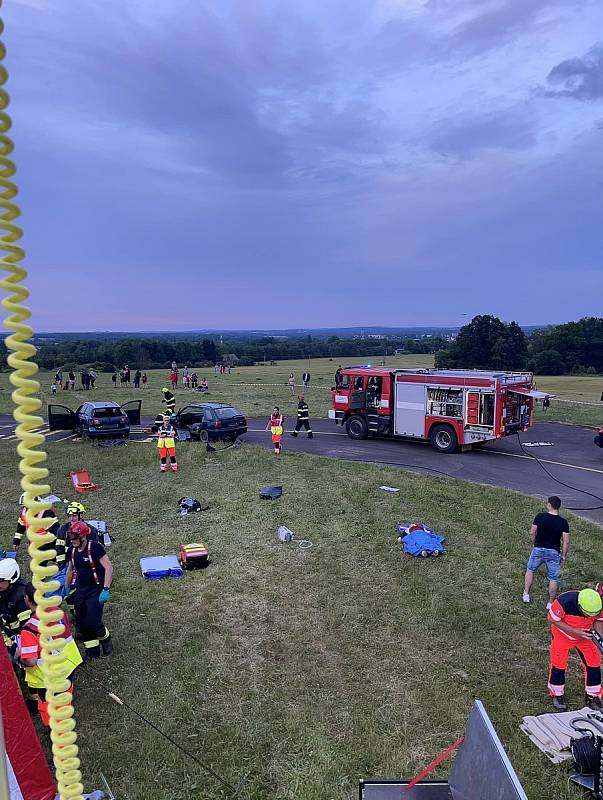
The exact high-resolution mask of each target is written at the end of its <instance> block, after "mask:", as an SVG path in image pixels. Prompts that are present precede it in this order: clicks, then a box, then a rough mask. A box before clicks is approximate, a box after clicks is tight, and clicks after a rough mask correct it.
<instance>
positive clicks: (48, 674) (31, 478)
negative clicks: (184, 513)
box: [0, 0, 83, 800]
mask: <svg viewBox="0 0 603 800" xmlns="http://www.w3.org/2000/svg"><path fill="white" fill-rule="evenodd" d="M1 4H2V3H1V0H0V6H1ZM3 32H4V22H3V20H2V19H0V36H1V35H2V33H3ZM5 55H6V49H5V47H4V44H3V43H2V42H1V41H0V251H1V252H2V253H3V256H2V258H1V259H0V266H1V267H2V269H3V270H4V271H5V272H7V273H8V277H6V278H3V279H2V280H0V288H2V289H3V290H4V291H5V292H6V293H7V294H8V295H9V296H8V297H6V298H4V299H3V300H2V305H3V306H4V308H5V309H6V310H7V311H8V312H9V316H8V317H7V318H6V319H5V321H4V326H5V327H6V328H8V330H10V331H13V333H11V334H10V335H8V336H7V337H6V339H5V342H6V347H7V349H8V350H9V351H11V352H10V354H9V356H8V359H7V360H8V364H9V366H10V367H11V369H12V371H11V374H10V382H11V383H12V385H13V386H14V387H15V390H14V391H13V393H12V399H13V402H14V404H15V408H14V411H13V416H14V418H15V421H16V422H17V423H18V425H17V428H16V434H17V437H18V439H19V445H18V447H17V452H18V453H19V456H20V457H21V460H20V462H19V470H20V471H21V474H22V476H23V477H22V479H21V486H22V488H23V490H24V491H25V506H26V508H27V513H26V522H27V537H28V539H29V542H30V544H29V555H30V557H31V571H32V574H33V584H34V586H35V587H36V596H35V599H36V603H37V605H38V610H37V615H38V617H39V619H40V644H41V648H42V672H43V674H44V685H45V687H46V698H47V701H48V715H49V717H50V730H51V734H50V735H51V739H52V754H53V759H54V765H55V771H56V779H57V788H58V791H59V795H60V798H61V800H78V799H79V800H81V798H82V792H83V786H82V783H81V773H80V769H79V768H80V761H79V758H78V749H77V744H76V739H77V735H76V732H75V720H74V718H73V706H72V704H71V694H70V693H69V692H68V689H69V687H70V683H69V681H68V680H67V677H66V676H67V675H68V674H69V672H70V668H69V665H68V664H67V659H66V657H65V654H64V652H63V650H64V647H65V639H64V638H63V636H62V634H63V633H64V632H65V627H64V626H63V625H62V624H61V621H62V620H63V611H62V610H61V609H57V608H55V610H54V611H49V609H50V608H53V607H55V606H56V603H57V600H56V597H55V598H49V597H46V593H48V592H49V591H51V592H52V591H56V590H58V589H59V586H60V585H59V583H58V581H56V580H53V576H54V575H56V573H57V571H58V568H57V566H56V563H54V562H52V563H50V564H48V565H47V566H43V563H44V562H46V561H48V559H49V558H50V559H52V558H53V555H54V556H56V551H53V550H42V549H41V546H42V545H44V544H47V543H49V542H54V540H55V536H54V535H53V534H52V533H49V532H46V533H38V531H41V530H42V529H44V530H46V531H47V529H48V528H49V527H50V526H51V525H52V524H53V522H54V519H53V518H52V517H47V518H43V519H38V518H37V517H36V514H37V513H38V512H40V511H42V510H44V509H47V508H49V507H50V506H49V504H48V503H40V502H37V501H35V500H34V497H35V496H36V495H40V496H44V495H47V494H48V493H49V492H50V487H49V486H48V485H47V484H45V483H42V481H44V479H46V478H47V477H48V470H47V469H46V467H43V466H39V465H41V464H42V463H43V462H44V461H45V460H46V453H45V452H44V450H43V449H41V448H42V446H43V445H44V436H42V435H41V434H40V433H35V432H34V431H35V430H36V429H39V428H40V427H41V426H42V424H43V420H42V418H41V417H39V416H37V415H36V414H35V413H34V412H36V411H39V409H40V407H41V405H42V404H41V402H40V400H39V399H38V397H37V394H38V392H39V390H40V384H39V382H38V381H37V380H36V379H35V378H34V377H33V376H34V375H36V373H37V371H38V366H37V364H36V363H35V361H34V360H33V358H34V357H35V354H36V348H35V347H34V346H33V345H32V344H31V343H30V342H28V339H31V337H32V336H33V329H32V328H31V327H30V326H29V325H27V324H26V322H25V321H26V320H28V319H29V317H30V316H31V311H30V310H29V308H28V307H27V306H26V305H24V303H25V301H26V300H27V298H28V297H29V292H28V290H27V289H26V288H25V286H24V285H23V281H24V280H25V279H26V278H27V271H26V269H25V268H24V267H23V266H21V261H22V260H23V258H24V257H25V253H24V251H23V249H22V248H21V247H20V246H19V245H18V244H17V242H19V240H20V239H21V237H22V235H23V232H22V231H21V229H20V228H19V226H18V225H16V224H15V220H16V219H17V218H18V217H19V215H20V211H19V207H18V205H17V204H16V203H15V202H14V200H15V197H16V195H17V187H16V185H15V183H14V182H13V180H12V178H13V176H14V174H15V165H14V163H13V162H12V160H11V158H10V155H11V153H12V151H13V143H12V141H11V139H10V136H9V135H8V132H9V131H10V128H11V119H10V116H9V115H8V113H7V111H6V109H7V108H8V104H9V97H8V94H7V92H6V90H5V88H4V86H5V84H6V82H7V80H8V73H7V71H6V68H5V66H4V63H3V62H4V57H5ZM50 626H52V627H50ZM57 634H58V636H57ZM59 637H60V638H59Z"/></svg>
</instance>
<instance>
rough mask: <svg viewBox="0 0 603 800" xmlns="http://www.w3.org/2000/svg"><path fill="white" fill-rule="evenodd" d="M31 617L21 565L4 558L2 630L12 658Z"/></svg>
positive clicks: (0, 594) (0, 585) (0, 575)
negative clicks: (18, 639) (24, 627)
mask: <svg viewBox="0 0 603 800" xmlns="http://www.w3.org/2000/svg"><path fill="white" fill-rule="evenodd" d="M30 616H31V611H30V610H29V608H28V606H27V603H26V602H25V582H24V581H22V580H21V570H20V569H19V565H18V564H17V562H16V561H15V559H14V558H3V559H2V560H0V628H1V629H2V635H3V638H4V643H5V644H6V646H7V648H8V650H9V652H10V654H11V657H13V656H14V653H15V651H16V646H17V636H18V635H19V633H20V631H21V628H22V627H23V626H24V625H25V623H26V622H27V621H28V620H29V618H30Z"/></svg>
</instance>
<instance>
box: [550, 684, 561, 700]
mask: <svg viewBox="0 0 603 800" xmlns="http://www.w3.org/2000/svg"><path fill="white" fill-rule="evenodd" d="M548 687H549V692H550V694H551V697H562V696H563V695H564V694H565V684H563V685H562V686H557V685H555V684H554V683H549V685H548Z"/></svg>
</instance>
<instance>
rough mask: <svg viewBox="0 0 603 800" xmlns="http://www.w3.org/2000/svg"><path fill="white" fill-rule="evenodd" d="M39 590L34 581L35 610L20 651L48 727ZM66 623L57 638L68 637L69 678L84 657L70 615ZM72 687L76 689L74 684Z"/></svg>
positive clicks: (28, 591)
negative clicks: (42, 663) (42, 664)
mask: <svg viewBox="0 0 603 800" xmlns="http://www.w3.org/2000/svg"><path fill="white" fill-rule="evenodd" d="M35 591H36V590H35V589H34V586H33V584H32V583H28V584H27V585H26V587H25V602H26V604H27V607H28V608H29V610H30V611H31V617H30V618H29V620H28V621H27V622H26V624H25V625H24V626H23V628H22V630H21V636H20V643H19V649H18V651H17V655H18V657H19V660H20V662H21V666H22V667H23V668H24V669H25V682H26V683H27V686H28V688H29V691H30V693H31V695H32V696H33V697H35V698H37V701H38V711H39V712H40V719H41V720H42V723H43V724H44V725H46V726H47V727H48V726H49V725H50V718H49V716H48V703H47V701H46V686H45V683H44V674H43V673H42V667H41V658H42V647H41V644H40V620H39V619H38V614H37V611H38V605H37V603H36V599H35ZM52 610H54V609H52ZM62 624H63V625H64V627H65V630H64V631H63V633H61V634H59V633H58V632H57V635H56V638H59V637H61V638H64V639H65V648H64V650H63V652H64V654H65V663H64V665H63V672H62V674H63V675H64V676H65V677H66V678H69V677H70V676H71V675H72V674H73V672H74V670H75V668H76V667H78V666H79V665H80V664H81V663H82V657H81V655H80V651H79V650H78V649H77V645H76V643H75V642H74V641H73V636H72V635H71V629H70V628H69V621H68V620H67V615H65V616H64V617H63V621H62ZM58 625H59V623H57V622H55V623H51V627H53V626H58ZM68 691H69V692H70V693H73V685H72V686H71V687H70V688H69V690H68Z"/></svg>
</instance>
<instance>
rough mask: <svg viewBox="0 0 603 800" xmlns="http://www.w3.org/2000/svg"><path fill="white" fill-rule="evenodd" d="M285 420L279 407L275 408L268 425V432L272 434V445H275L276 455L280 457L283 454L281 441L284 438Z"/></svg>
mask: <svg viewBox="0 0 603 800" xmlns="http://www.w3.org/2000/svg"><path fill="white" fill-rule="evenodd" d="M284 421H285V418H284V417H283V415H282V414H281V412H280V411H279V407H278V406H275V407H274V410H273V411H272V414H271V415H270V419H269V420H268V425H266V430H267V431H270V432H271V433H272V444H273V445H274V454H275V455H276V456H279V455H280V454H281V439H282V438H283V423H284Z"/></svg>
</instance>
